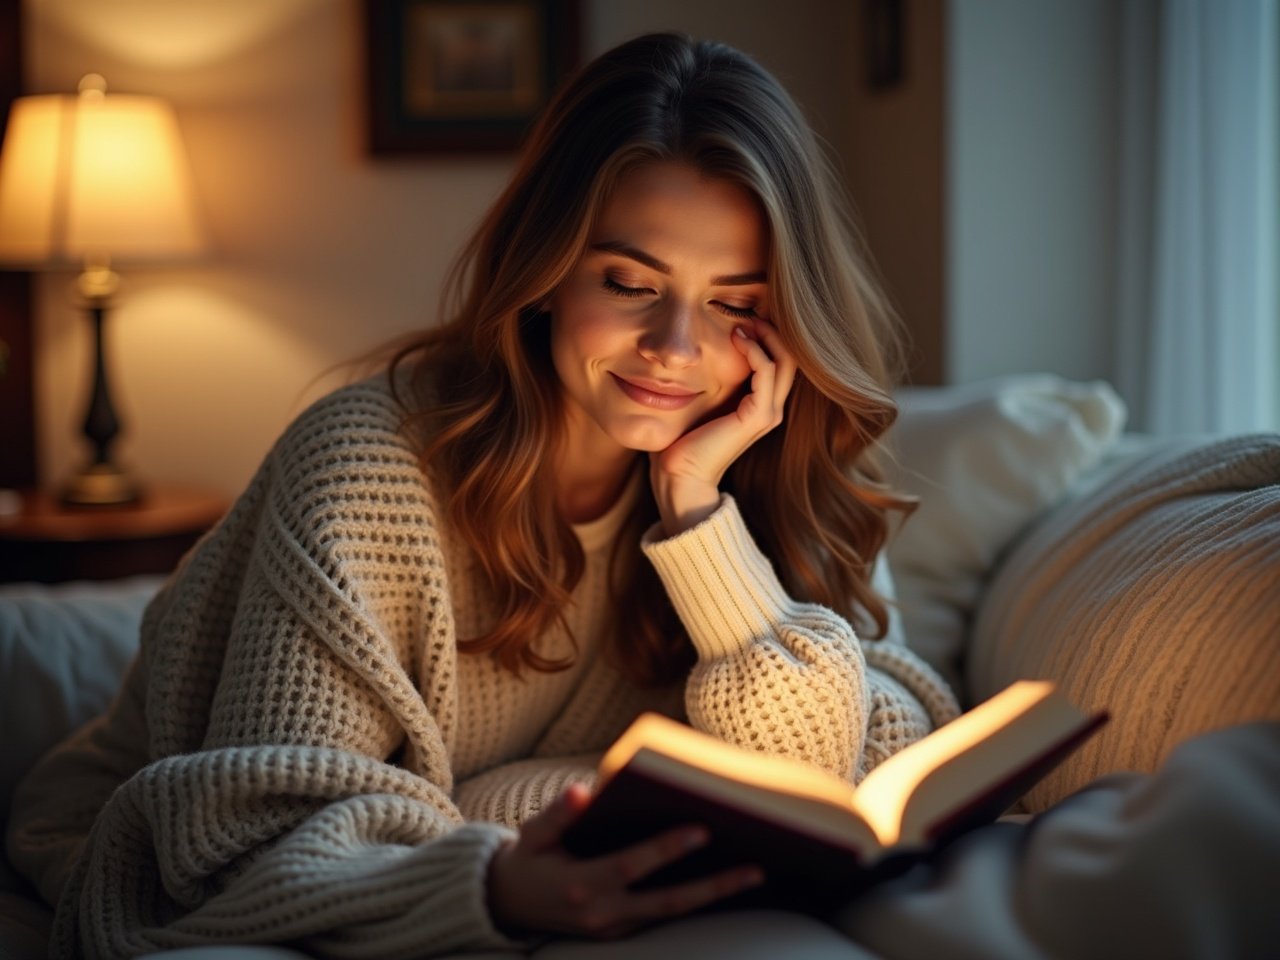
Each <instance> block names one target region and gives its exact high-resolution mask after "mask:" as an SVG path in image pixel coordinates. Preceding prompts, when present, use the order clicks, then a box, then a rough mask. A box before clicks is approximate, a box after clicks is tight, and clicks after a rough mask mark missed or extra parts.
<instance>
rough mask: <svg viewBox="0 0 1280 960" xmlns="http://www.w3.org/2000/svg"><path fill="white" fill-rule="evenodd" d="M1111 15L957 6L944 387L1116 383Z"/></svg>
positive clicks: (1106, 7)
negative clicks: (1031, 377) (989, 382)
mask: <svg viewBox="0 0 1280 960" xmlns="http://www.w3.org/2000/svg"><path fill="white" fill-rule="evenodd" d="M1118 16H1119V14H1118V8H1117V7H1116V5H1115V4H1113V3H1112V2H1111V0H1072V2H1070V3H1063V2H1061V0H957V2H954V3H952V4H951V5H950V24H949V32H948V46H947V54H946V56H947V78H948V82H947V98H948V99H947V116H948V134H947V156H948V162H947V186H946V196H947V205H948V210H947V218H946V219H947V243H946V249H947V277H948V290H947V310H946V313H947V323H948V338H949V339H948V355H947V379H948V380H949V381H951V382H956V383H963V382H968V381H972V380H977V379H981V378H983V377H988V376H993V375H997V374H1002V373H1012V372H1017V371H1026V370H1050V371H1053V372H1055V373H1059V374H1062V375H1064V376H1068V377H1074V378H1079V379H1091V378H1095V377H1102V378H1110V377H1111V376H1112V374H1113V360H1112V358H1113V354H1114V343H1113V335H1112V327H1113V322H1112V318H1113V316H1114V303H1113V301H1114V289H1115V280H1116V278H1115V269H1114V260H1115V243H1116V237H1115V233H1116V222H1115V213H1114V210H1115V196H1116V173H1117V169H1116V163H1117V161H1116V150H1117V136H1116V134H1117V128H1116V110H1117V106H1118V104H1117V97H1116V92H1115V91H1116V89H1117V82H1118V76H1117V72H1116V71H1117V67H1116V63H1117V52H1116V47H1117V44H1118V37H1119V33H1118V31H1119V24H1118Z"/></svg>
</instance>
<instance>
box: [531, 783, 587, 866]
mask: <svg viewBox="0 0 1280 960" xmlns="http://www.w3.org/2000/svg"><path fill="white" fill-rule="evenodd" d="M590 801H591V791H590V790H588V789H587V788H586V787H585V786H584V785H583V784H581V783H574V784H570V785H569V786H568V787H566V788H565V789H564V791H563V792H562V793H561V794H560V796H558V797H556V799H555V801H554V802H552V803H551V805H550V806H548V807H547V808H546V809H545V810H543V811H542V812H541V813H539V814H538V815H537V816H536V817H532V818H530V819H529V820H527V821H525V823H524V824H523V825H522V826H521V827H520V842H521V843H522V844H525V845H526V846H528V847H529V848H530V849H533V850H541V849H545V848H546V847H551V846H554V845H556V844H558V843H559V842H560V835H561V834H563V833H564V831H565V828H566V827H568V826H569V824H571V823H573V821H574V820H575V819H576V818H577V817H578V815H579V814H580V813H581V812H582V811H583V810H585V809H586V807H587V804H588V803H589V802H590Z"/></svg>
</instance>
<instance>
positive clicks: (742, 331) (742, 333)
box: [733, 327, 751, 340]
mask: <svg viewBox="0 0 1280 960" xmlns="http://www.w3.org/2000/svg"><path fill="white" fill-rule="evenodd" d="M733 332H734V333H736V334H737V335H738V336H740V337H741V338H742V339H743V340H750V339H751V338H750V337H748V336H747V328H746V327H734V328H733Z"/></svg>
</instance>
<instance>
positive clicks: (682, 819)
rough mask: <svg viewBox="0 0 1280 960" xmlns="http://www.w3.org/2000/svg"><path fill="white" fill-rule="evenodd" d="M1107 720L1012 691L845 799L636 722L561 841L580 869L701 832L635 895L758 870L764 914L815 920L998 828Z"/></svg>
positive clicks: (891, 763)
mask: <svg viewBox="0 0 1280 960" xmlns="http://www.w3.org/2000/svg"><path fill="white" fill-rule="evenodd" d="M1105 720H1106V714H1105V713H1102V714H1096V715H1093V716H1089V715H1086V714H1084V713H1082V712H1081V711H1079V710H1078V709H1076V708H1075V707H1074V706H1072V705H1071V704H1070V703H1069V702H1067V700H1066V699H1065V698H1064V697H1062V696H1061V695H1060V694H1058V693H1057V692H1056V691H1055V690H1054V688H1053V685H1052V684H1050V683H1045V682H1035V681H1022V682H1019V683H1015V684H1014V685H1012V686H1011V687H1009V688H1008V689H1006V690H1005V691H1003V692H1002V693H1000V694H997V695H996V696H995V697H992V698H991V699H990V700H988V701H986V702H985V703H983V704H980V705H979V706H977V707H975V708H974V709H973V710H970V711H969V712H968V713H966V714H964V715H962V716H961V717H959V718H957V719H956V720H954V721H952V722H951V723H949V724H947V725H946V726H945V727H942V728H940V729H939V730H936V731H935V732H934V733H932V734H931V735H930V736H928V737H925V738H924V739H923V740H920V741H918V742H916V743H914V744H912V745H911V746H910V747H907V748H906V749H905V750H902V751H900V752H899V753H897V754H895V755H894V756H892V757H890V758H889V759H887V760H885V761H884V762H883V763H882V764H880V766H878V767H877V768H876V769H875V770H873V771H872V772H871V773H870V774H869V775H868V776H867V777H866V779H864V780H863V782H862V783H861V784H860V785H859V786H858V787H857V788H855V787H854V786H853V785H852V784H850V783H846V782H845V781H843V780H841V779H839V778H838V777H835V776H833V775H831V774H829V773H827V772H826V771H823V770H819V769H817V768H814V767H811V766H809V765H807V764H804V763H801V762H798V761H795V760H792V759H789V758H785V757H776V756H768V755H764V754H759V753H753V752H751V751H748V750H745V749H743V748H741V747H737V746H734V745H732V744H728V743H725V742H723V741H721V740H717V739H716V738H714V737H711V736H709V735H707V734H704V733H701V732H699V731H696V730H694V729H692V728H690V727H687V726H684V725H683V724H680V723H677V722H675V721H673V720H670V719H668V718H666V717H662V716H659V715H657V714H646V715H644V716H642V717H640V718H639V719H637V720H636V721H635V723H634V724H632V726H631V727H630V728H628V730H627V731H626V732H625V733H624V734H623V735H622V736H621V737H620V738H619V739H618V741H617V742H616V743H615V744H614V745H613V747H611V748H610V749H609V751H608V752H607V753H606V754H605V756H604V759H603V760H602V761H601V764H600V781H599V787H598V788H597V792H596V795H595V796H594V797H593V798H592V800H591V802H590V804H589V805H587V806H586V809H585V810H583V811H582V813H581V815H580V816H578V817H577V818H576V819H575V820H573V822H572V823H571V824H570V825H569V826H568V827H567V829H566V830H565V832H564V836H563V842H564V845H565V847H566V848H567V849H568V850H569V851H570V852H571V853H573V854H575V855H577V856H581V857H598V856H600V855H602V854H607V853H610V852H612V851H616V850H619V849H622V848H626V847H629V846H631V845H633V844H635V843H637V842H639V841H642V840H643V839H645V838H647V837H651V836H653V835H654V834H655V833H656V832H658V831H661V830H664V829H669V828H671V827H673V826H675V825H677V824H690V823H695V824H696V823H701V824H705V825H706V826H707V828H708V829H709V830H710V832H711V841H710V842H709V843H708V844H707V846H705V847H703V848H702V849H700V850H698V851H697V852H695V853H691V854H690V855H689V856H687V857H683V858H681V859H679V860H676V861H674V862H672V863H670V864H669V865H667V866H666V867H665V868H663V869H661V870H658V871H656V872H654V873H650V874H648V875H647V876H646V878H645V879H644V880H643V881H641V882H639V883H637V884H636V887H637V888H643V887H645V886H647V885H661V884H664V883H681V882H684V881H686V880H688V879H689V878H691V877H699V876H705V875H707V874H709V873H713V872H716V871H719V870H722V869H724V868H726V867H728V866H732V865H736V864H743V863H757V864H760V865H762V866H763V867H764V869H765V873H766V880H767V889H766V890H765V891H764V892H763V900H764V902H774V903H783V904H785V905H788V906H792V907H798V908H801V909H816V910H821V909H825V908H827V907H830V906H835V905H837V904H838V903H839V902H840V901H841V900H843V899H846V898H847V897H849V896H852V895H853V894H854V893H856V892H857V890H858V889H860V888H862V887H865V886H866V885H868V884H870V883H873V882H875V881H876V880H878V879H879V878H881V877H883V876H885V875H887V874H889V873H892V872H896V871H897V870H899V869H901V868H902V867H903V866H905V865H907V864H909V863H911V862H913V861H914V860H917V859H919V858H921V857H924V856H927V855H929V854H930V853H932V852H933V851H934V850H936V849H937V848H938V847H939V846H940V845H942V844H944V843H946V842H947V841H948V840H950V839H951V838H953V837H954V836H956V835H957V834H959V833H961V832H963V831H964V830H966V829H969V828H970V827H972V826H975V825H977V824H979V823H983V822H987V821H989V820H992V819H994V818H995V817H997V816H999V815H1000V814H1001V813H1002V812H1003V811H1004V810H1005V809H1007V808H1008V807H1009V805H1010V804H1012V803H1013V802H1014V801H1016V800H1017V799H1018V797H1020V796H1021V795H1022V794H1023V793H1025V792H1026V791H1027V790H1028V789H1030V787H1031V786H1032V785H1033V784H1034V783H1035V782H1036V781H1038V780H1039V779H1040V778H1041V777H1043V776H1044V775H1045V774H1046V773H1047V772H1048V771H1049V770H1051V769H1052V768H1053V767H1054V766H1056V765H1057V764H1058V763H1059V762H1061V760H1062V759H1063V758H1064V757H1066V756H1067V754H1069V753H1070V752H1071V751H1073V750H1074V749H1075V748H1076V747H1077V746H1079V745H1080V744H1081V743H1082V742H1083V741H1084V740H1085V739H1087V738H1088V737H1089V736H1090V735H1091V734H1092V733H1093V732H1094V731H1095V730H1096V729H1097V728H1098V727H1099V726H1100V725H1101V724H1102V723H1103V722H1105ZM758 899H759V898H758Z"/></svg>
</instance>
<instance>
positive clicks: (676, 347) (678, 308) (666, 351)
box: [640, 301, 702, 369]
mask: <svg viewBox="0 0 1280 960" xmlns="http://www.w3.org/2000/svg"><path fill="white" fill-rule="evenodd" d="M697 323H698V319H697V315H696V312H695V311H694V310H692V309H690V307H689V306H688V305H687V304H682V303H677V302H674V301H672V302H668V303H665V304H662V305H661V306H659V307H658V308H657V309H656V310H654V311H653V314H652V322H651V323H650V325H649V326H648V327H647V329H646V330H645V332H644V333H643V334H641V336H640V355H641V356H643V357H644V358H645V359H646V360H649V361H651V362H656V363H659V364H661V365H662V366H664V367H669V368H671V369H680V368H682V367H688V366H692V365H693V364H695V363H697V362H698V360H699V358H700V357H701V356H702V347H701V345H700V343H699V342H698V335H697V329H696V328H697Z"/></svg>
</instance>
